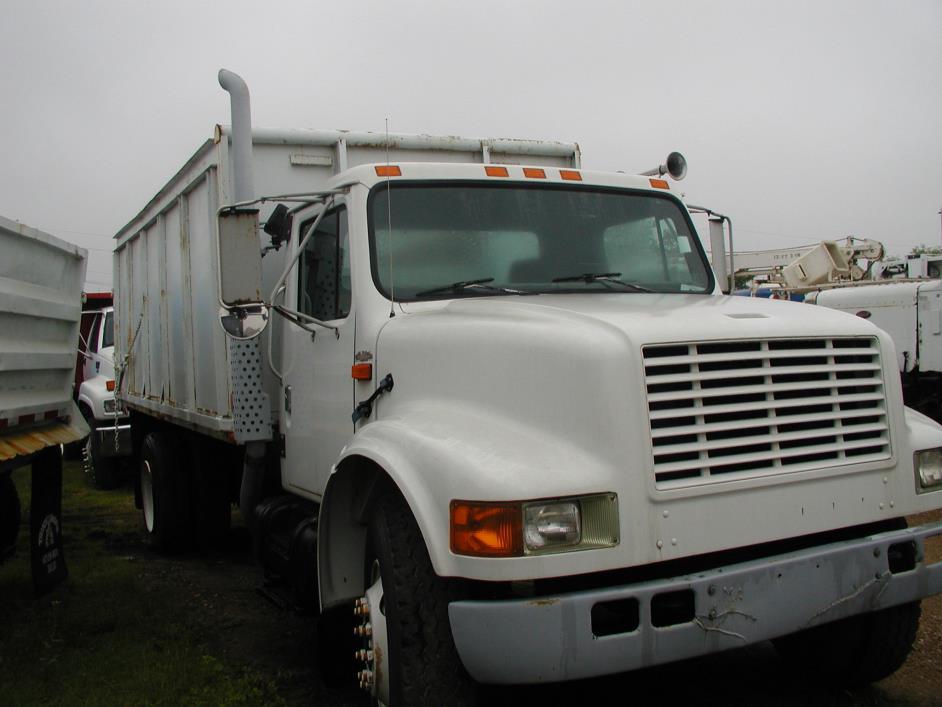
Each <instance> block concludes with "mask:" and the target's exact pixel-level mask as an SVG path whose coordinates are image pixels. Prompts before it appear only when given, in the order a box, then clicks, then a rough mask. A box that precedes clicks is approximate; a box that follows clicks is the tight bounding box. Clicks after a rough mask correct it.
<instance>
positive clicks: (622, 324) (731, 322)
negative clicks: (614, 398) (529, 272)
mask: <svg viewBox="0 0 942 707" xmlns="http://www.w3.org/2000/svg"><path fill="white" fill-rule="evenodd" d="M403 311H404V312H405V313H407V314H410V315H413V316H417V317H420V318H421V317H434V318H435V319H436V321H438V322H442V321H443V320H445V319H450V320H455V319H467V320H476V321H477V320H485V321H486V320H487V319H488V318H489V317H493V318H494V319H495V320H502V319H504V318H508V317H509V318H512V319H516V320H518V321H519V322H520V323H523V322H528V323H535V322H541V323H543V324H546V325H550V326H554V327H559V328H560V329H565V328H566V327H574V328H583V327H593V326H595V327H600V328H612V329H614V330H617V331H618V332H620V333H621V334H622V335H624V336H625V337H626V338H627V339H628V340H630V341H631V342H632V343H633V344H635V345H638V346H641V345H644V344H648V343H670V342H682V341H711V340H712V341H717V340H739V339H749V338H788V337H793V336H835V335H845V336H866V335H869V336H873V335H874V334H875V332H876V329H875V327H874V326H873V325H872V324H870V323H868V322H866V321H863V320H862V319H860V318H858V317H853V316H847V315H846V314H844V313H841V312H836V311H826V310H823V309H814V310H810V309H809V305H806V304H803V303H799V302H789V301H786V300H767V299H762V298H748V297H717V296H712V295H688V294H646V293H599V294H585V295H579V294H566V295H537V296H532V297H488V298H475V299H466V300H451V301H450V302H448V303H447V304H446V305H445V306H444V307H437V308H435V309H434V310H432V309H430V308H428V306H427V305H416V304H414V303H413V304H406V305H403ZM409 318H410V317H405V318H404V319H406V320H408V319H409ZM400 323H405V322H400ZM481 323H484V321H481Z"/></svg>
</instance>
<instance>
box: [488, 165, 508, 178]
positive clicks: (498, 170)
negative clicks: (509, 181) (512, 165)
mask: <svg viewBox="0 0 942 707" xmlns="http://www.w3.org/2000/svg"><path fill="white" fill-rule="evenodd" d="M484 172H485V173H486V174H487V176H488V177H509V176H510V172H508V171H507V168H506V167H485V168H484Z"/></svg>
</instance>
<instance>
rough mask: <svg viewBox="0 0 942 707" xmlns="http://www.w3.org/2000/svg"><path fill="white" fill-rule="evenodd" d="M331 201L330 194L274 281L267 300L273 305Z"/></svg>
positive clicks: (332, 200)
mask: <svg viewBox="0 0 942 707" xmlns="http://www.w3.org/2000/svg"><path fill="white" fill-rule="evenodd" d="M333 203H334V198H333V195H330V196H329V197H328V198H326V199H325V200H324V208H323V209H322V210H321V212H320V213H319V214H318V215H317V218H316V219H314V223H312V224H311V226H310V228H308V229H307V233H305V234H304V238H303V239H302V240H301V242H300V243H299V244H298V249H297V251H295V254H294V255H293V256H292V257H291V260H289V261H288V264H287V265H286V266H285V270H284V272H283V273H281V277H279V278H278V280H277V282H275V286H274V287H273V288H272V291H271V297H269V298H268V299H269V301H270V302H271V303H272V306H273V307H274V304H275V297H277V295H278V290H279V289H283V288H284V285H285V280H287V279H288V275H290V274H291V271H292V270H293V269H294V266H295V265H296V264H297V262H298V260H300V258H301V253H303V252H304V248H305V247H306V246H307V242H308V241H309V240H310V239H311V236H313V235H314V231H316V230H317V227H318V226H320V223H321V219H323V218H324V214H326V213H327V210H328V209H329V208H330V207H331V206H332V205H333ZM288 311H291V310H288ZM282 314H283V313H282ZM328 328H329V327H328Z"/></svg>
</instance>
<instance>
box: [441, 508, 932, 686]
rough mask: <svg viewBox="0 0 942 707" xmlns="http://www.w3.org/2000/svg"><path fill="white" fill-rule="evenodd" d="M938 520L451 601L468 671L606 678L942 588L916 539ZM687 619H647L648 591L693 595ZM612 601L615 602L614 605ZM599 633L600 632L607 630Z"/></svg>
mask: <svg viewBox="0 0 942 707" xmlns="http://www.w3.org/2000/svg"><path fill="white" fill-rule="evenodd" d="M933 536H940V537H942V522H940V523H934V524H932V525H926V526H922V527H918V528H909V529H906V530H897V531H892V532H888V533H880V534H877V535H871V536H868V537H865V538H861V539H858V540H851V541H845V542H838V543H833V544H830V545H823V546H819V547H814V548H810V549H806V550H801V551H797V552H793V553H788V554H784V555H777V556H774V557H770V558H763V559H760V560H754V561H751V562H745V563H742V564H736V565H730V566H728V567H723V568H719V569H715V570H710V571H707V572H700V573H697V574H693V575H687V576H681V577H674V578H670V579H662V580H655V581H650V582H642V583H638V584H632V585H628V586H621V587H609V588H605V589H595V590H589V591H584V592H572V593H567V594H560V595H558V596H548V597H539V598H533V599H513V600H501V601H478V600H469V601H457V602H454V603H452V604H451V605H449V616H450V619H451V628H452V634H453V635H454V639H455V645H456V647H457V649H458V654H459V655H460V657H461V661H462V662H463V663H464V666H465V668H466V669H467V670H468V672H469V673H470V674H471V676H472V677H474V678H475V679H476V680H478V681H480V682H485V683H538V682H556V681H562V680H574V679H579V678H587V677H594V676H598V675H607V674H611V673H618V672H624V671H627V670H633V669H636V668H642V667H647V666H651V665H657V664H660V663H668V662H671V661H675V660H682V659H685V658H691V657H694V656H699V655H705V654H708V653H715V652H718V651H722V650H727V649H730V648H738V647H740V646H744V645H748V644H751V643H756V642H759V641H764V640H768V639H771V638H776V637H779V636H784V635H787V634H790V633H794V632H796V631H801V630H803V629H806V628H810V627H812V626H817V625H819V624H824V623H828V622H830V621H835V620H837V619H841V618H845V617H848V616H853V615H855V614H861V613H865V612H868V611H873V610H876V609H882V608H886V607H890V606H895V605H898V604H903V603H906V602H909V601H914V600H917V599H921V598H922V597H926V596H930V595H932V594H938V593H940V592H942V562H936V563H934V564H930V565H927V564H926V563H925V560H924V558H925V553H924V543H925V540H926V539H927V538H929V537H933ZM912 544H914V545H915V567H912V566H911V565H912V563H910V565H909V566H910V569H908V570H905V571H898V568H896V567H894V570H895V571H891V569H890V563H889V560H888V557H889V551H890V548H891V547H893V546H896V548H900V547H906V546H907V545H908V546H909V550H908V551H909V552H912ZM685 592H691V593H692V597H691V599H692V601H693V616H692V617H690V618H688V619H686V620H684V621H683V622H682V623H677V624H674V625H670V626H663V627H657V626H655V625H654V622H653V621H652V616H653V612H652V602H655V603H657V602H658V600H657V599H655V598H656V597H664V595H668V594H670V593H678V594H672V595H671V597H676V596H690V595H689V594H684V593H685ZM635 601H636V602H637V605H636V606H637V612H638V616H637V622H636V623H637V626H636V627H634V628H632V629H630V630H626V631H624V632H621V633H613V634H610V635H596V629H597V628H598V625H594V624H593V608H594V607H597V606H598V605H603V607H602V609H603V610H604V609H605V608H606V607H618V608H620V609H623V608H624V607H625V606H629V607H630V606H634V602H635ZM610 602H617V603H615V604H611V603H610ZM605 633H607V631H606V632H605Z"/></svg>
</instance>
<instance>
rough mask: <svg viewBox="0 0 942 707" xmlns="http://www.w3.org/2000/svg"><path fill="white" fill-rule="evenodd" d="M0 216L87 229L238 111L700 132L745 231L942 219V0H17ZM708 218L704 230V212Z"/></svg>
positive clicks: (78, 239)
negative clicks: (242, 100) (238, 78)
mask: <svg viewBox="0 0 942 707" xmlns="http://www.w3.org/2000/svg"><path fill="white" fill-rule="evenodd" d="M0 9H2V18H3V19H2V23H0V97H2V101H3V107H2V110H0V214H2V215H4V216H6V217H8V218H13V219H16V220H18V221H21V222H23V223H27V224H29V225H31V226H35V227H37V228H41V229H43V230H46V231H49V232H51V233H53V234H56V235H58V236H60V237H62V238H65V239H66V240H70V241H72V242H75V243H78V244H79V245H82V246H84V247H86V248H89V249H90V253H91V258H90V264H89V274H88V280H89V287H98V288H102V289H107V288H108V287H110V272H111V263H110V254H109V251H110V249H111V242H110V238H111V236H112V235H113V234H114V233H115V232H116V231H117V230H118V229H119V228H120V227H121V226H123V225H124V224H125V223H126V222H127V221H129V220H130V218H131V217H132V216H133V215H134V214H135V213H137V211H138V210H139V209H140V208H141V207H143V205H144V204H145V203H146V202H147V201H148V200H149V199H150V197H151V196H153V195H154V193H156V191H157V190H158V189H159V188H160V187H161V186H162V185H163V184H164V183H165V182H166V181H167V180H168V179H169V177H171V176H172V175H173V173H174V172H175V171H176V170H177V168H179V167H180V166H182V164H183V162H184V161H185V160H186V159H187V158H188V157H189V156H190V155H191V154H192V153H193V152H194V151H195V149H196V148H197V147H198V146H199V145H200V144H201V143H202V142H203V141H204V140H205V139H206V138H208V137H209V136H210V135H211V134H212V128H213V125H214V124H215V123H220V122H221V123H228V122H229V106H228V96H227V94H225V93H224V92H223V91H222V89H220V88H219V86H218V84H217V82H216V72H217V70H218V69H219V68H220V67H225V68H228V69H231V70H233V71H235V72H237V73H239V74H241V75H242V76H243V78H245V80H246V81H247V83H248V84H249V89H250V91H251V93H252V101H253V104H252V110H253V120H254V122H255V125H256V126H265V127H312V128H346V129H353V130H374V131H380V132H381V131H382V130H383V129H384V120H385V118H387V117H388V118H389V125H390V131H391V132H401V133H441V134H452V135H454V134H457V135H466V136H473V137H521V138H539V139H556V140H566V141H576V142H578V143H579V144H580V146H581V147H582V153H583V166H584V167H586V168H590V169H604V170H619V169H621V170H632V171H634V170H639V171H640V170H644V169H648V168H651V167H654V166H656V165H657V164H659V163H660V162H661V161H663V158H664V157H665V156H666V155H667V153H668V152H670V151H671V150H675V149H676V150H679V151H681V152H683V153H684V155H685V156H686V157H687V160H688V162H689V175H688V177H687V179H686V180H685V181H684V182H683V183H682V185H681V188H682V191H683V192H685V193H686V195H687V199H688V201H689V202H691V203H696V204H702V205H706V206H709V207H711V208H713V209H715V210H717V211H721V212H723V213H725V214H728V215H729V216H731V217H732V219H733V224H734V227H735V236H736V247H737V250H738V249H741V248H748V249H762V248H777V247H787V246H794V245H800V244H804V243H812V242H816V241H818V240H821V239H837V238H841V237H844V236H846V235H851V234H852V235H856V236H861V237H869V238H875V239H877V240H880V241H883V242H884V243H885V244H886V246H887V248H888V250H889V251H890V252H891V253H895V254H904V253H906V252H908V251H909V249H910V248H911V247H912V246H914V245H916V244H919V243H927V244H930V245H937V244H939V243H940V241H942V231H940V216H939V213H938V212H939V210H940V209H942V159H940V158H942V130H940V124H942V41H940V37H942V2H939V0H896V1H889V0H888V1H885V2H877V1H875V0H856V1H853V2H851V1H841V2H825V1H823V0H819V1H817V2H804V1H800V0H790V1H789V2H774V3H773V2H756V1H753V2H733V1H728V2H726V1H722V2H721V1H717V2H676V1H672V0H658V2H654V1H652V0H646V1H644V2H637V1H634V0H630V1H629V0H623V1H621V2H603V1H595V0H580V1H579V2H576V1H575V0H570V1H568V2H559V1H555V0H544V1H543V2H537V1H536V0H517V1H511V0H505V1H504V2H492V1H490V0H475V1H474V2H458V1H455V2H452V1H450V0H437V1H436V2H427V3H423V2H404V1H403V2H399V1H396V0H387V1H386V2H378V1H377V2H370V1H361V0H344V1H343V2H319V1H317V0H308V1H307V2H300V1H298V2H289V1H288V0H284V1H279V0H269V1H268V2H265V3H260V2H232V1H231V0H230V1H227V2H200V1H199V0H161V1H160V2H142V1H133V0H82V1H81V2H77V1H75V0H72V1H69V0H0ZM703 235H705V234H703Z"/></svg>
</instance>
